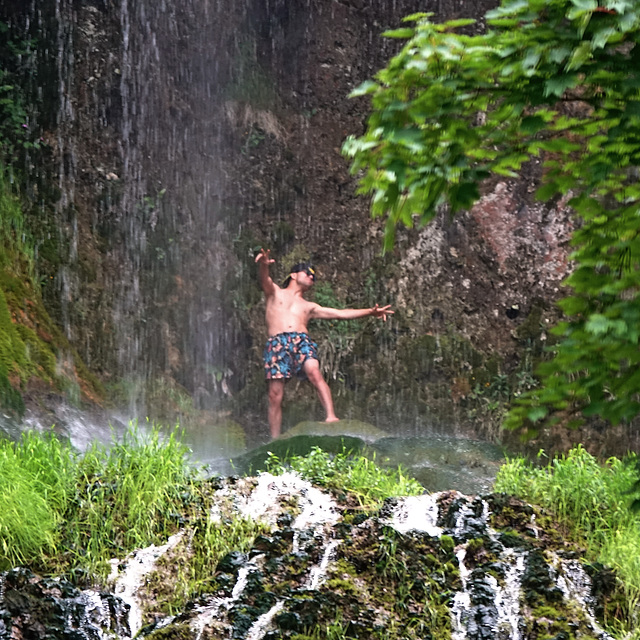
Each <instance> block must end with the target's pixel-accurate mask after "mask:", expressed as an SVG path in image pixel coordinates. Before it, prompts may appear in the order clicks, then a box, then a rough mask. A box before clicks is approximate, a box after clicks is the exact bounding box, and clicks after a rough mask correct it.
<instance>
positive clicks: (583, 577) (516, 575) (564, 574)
mask: <svg viewBox="0 0 640 640" xmlns="http://www.w3.org/2000/svg"><path fill="white" fill-rule="evenodd" d="M439 496H440V494H433V495H432V496H421V497H420V498H414V497H411V498H404V499H402V500H400V501H399V502H398V504H396V505H394V507H393V513H392V515H391V517H390V518H389V519H388V520H385V521H384V522H385V523H386V524H388V525H390V526H392V527H394V528H395V529H396V530H397V531H399V532H401V533H407V532H408V531H419V532H424V533H426V534H427V535H429V536H432V537H439V536H440V535H442V534H447V535H452V536H453V538H454V539H455V540H456V542H458V543H459V544H458V547H457V548H456V553H455V555H456V558H457V561H458V567H459V571H460V580H461V583H462V588H461V589H460V591H458V592H457V593H456V594H455V596H454V598H453V604H452V608H451V626H452V640H494V639H495V638H500V639H501V640H521V638H522V632H521V628H520V625H521V620H522V615H521V600H522V598H523V595H522V589H523V586H522V584H523V577H524V574H525V571H526V568H527V563H528V555H529V552H528V551H517V550H515V549H512V548H509V547H505V546H504V544H503V543H502V542H501V541H500V537H499V535H498V534H497V532H496V531H495V530H494V529H492V528H491V527H490V526H489V516H490V511H489V505H488V503H487V501H486V500H482V499H479V498H473V499H472V498H467V497H465V496H462V495H460V494H458V496H459V498H458V501H457V505H456V506H457V513H456V517H455V521H454V522H453V523H452V524H453V526H451V527H450V528H446V527H444V528H441V527H439V526H436V524H435V523H436V522H438V519H439V514H438V499H439ZM420 503H421V504H420ZM479 537H482V538H486V539H487V540H489V541H490V543H491V545H492V549H494V550H495V549H499V552H498V554H497V555H498V558H497V560H496V562H494V563H493V566H494V567H498V566H500V567H501V569H500V570H501V572H502V575H503V577H502V578H501V580H500V581H499V580H497V579H496V577H495V576H494V575H492V574H491V573H488V572H487V573H478V570H477V569H470V568H469V567H468V566H467V545H468V541H469V540H477V539H478V538H479ZM535 537H537V532H536V536H535ZM551 577H552V579H553V580H554V581H555V583H556V584H557V586H558V587H559V588H560V590H561V591H562V593H563V595H564V598H565V600H566V602H573V603H575V604H576V605H577V606H578V607H579V608H580V610H581V611H584V612H585V613H586V619H587V623H588V625H589V626H590V628H591V631H592V632H593V633H594V634H595V635H596V636H597V637H598V638H599V639H601V640H611V637H610V636H609V635H608V634H607V633H606V632H605V631H603V630H602V629H601V628H600V626H599V625H598V623H597V621H596V618H595V615H594V614H593V609H592V607H593V599H592V596H591V580H590V579H589V576H588V575H587V574H586V572H585V571H584V569H583V568H582V566H581V565H580V563H579V562H577V561H575V560H564V559H561V558H559V557H557V556H555V563H554V567H552V568H551Z"/></svg>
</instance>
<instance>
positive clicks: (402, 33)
mask: <svg viewBox="0 0 640 640" xmlns="http://www.w3.org/2000/svg"><path fill="white" fill-rule="evenodd" d="M382 35H383V36H384V37H385V38H412V37H413V36H414V35H415V29H410V28H409V27H402V28H401V29H391V30H390V31H383V32H382Z"/></svg>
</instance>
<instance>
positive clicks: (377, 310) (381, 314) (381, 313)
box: [371, 304, 395, 322]
mask: <svg viewBox="0 0 640 640" xmlns="http://www.w3.org/2000/svg"><path fill="white" fill-rule="evenodd" d="M394 313H395V311H392V310H391V305H390V304H388V305H386V306H385V307H379V306H378V305H375V307H373V309H371V315H372V316H373V317H374V318H382V321H383V322H386V321H387V316H388V315H393V314H394Z"/></svg>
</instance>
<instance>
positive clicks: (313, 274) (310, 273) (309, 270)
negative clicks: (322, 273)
mask: <svg viewBox="0 0 640 640" xmlns="http://www.w3.org/2000/svg"><path fill="white" fill-rule="evenodd" d="M304 272H305V273H306V274H307V275H308V276H309V277H310V278H311V279H312V280H313V281H314V282H315V281H316V272H315V270H314V269H312V268H311V267H308V268H307V269H305V270H304Z"/></svg>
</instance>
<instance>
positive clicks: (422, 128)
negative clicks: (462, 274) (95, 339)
mask: <svg viewBox="0 0 640 640" xmlns="http://www.w3.org/2000/svg"><path fill="white" fill-rule="evenodd" d="M407 21H409V22H410V23H414V24H413V26H406V27H404V28H402V29H397V30H395V31H391V32H388V33H387V35H388V36H390V37H393V38H402V39H407V43H406V44H405V45H404V47H403V48H402V50H401V51H400V53H399V54H398V55H397V56H395V57H394V58H393V59H392V60H391V61H390V62H389V64H388V66H387V67H386V68H385V69H383V70H382V71H380V72H379V73H378V75H377V76H376V79H375V81H368V82H365V83H364V84H363V85H362V86H361V87H360V88H359V89H357V90H356V91H355V92H354V95H370V96H371V103H372V108H373V112H372V114H371V116H370V118H369V122H368V128H367V131H366V132H365V134H364V135H363V136H361V137H360V138H354V137H351V138H350V139H348V140H347V142H346V143H345V145H344V153H345V154H346V155H348V156H350V157H352V158H353V165H352V169H353V171H354V172H359V171H361V172H362V175H361V178H360V192H361V193H365V194H370V195H371V196H372V203H371V211H372V214H373V215H374V216H386V219H387V227H386V241H385V242H386V246H387V247H390V246H391V245H392V244H393V241H394V232H395V229H396V227H397V226H398V225H406V226H412V225H413V224H414V222H415V221H416V219H417V220H418V221H419V222H421V223H426V222H428V221H430V220H431V219H432V218H433V217H434V215H435V213H436V211H437V210H438V208H439V207H441V206H442V205H447V206H448V207H449V208H450V209H451V211H453V212H456V211H458V210H460V209H466V208H470V207H472V206H473V204H474V202H475V201H476V200H477V199H478V198H479V193H480V192H479V183H480V182H481V181H482V180H484V179H485V178H487V177H489V176H503V177H504V176H506V177H517V176H518V174H519V172H520V171H521V170H522V168H523V167H524V166H525V164H526V163H532V162H533V163H542V167H543V177H542V181H543V182H542V186H541V187H540V189H539V190H538V192H537V197H538V198H539V199H540V200H543V201H555V200H558V199H565V200H567V201H568V203H569V205H570V206H571V207H572V208H573V210H574V211H575V214H576V216H577V217H578V219H579V224H578V230H577V231H576V232H575V233H574V234H573V238H572V244H573V246H574V248H575V250H574V253H573V256H572V258H573V260H574V261H575V268H574V270H573V273H572V275H571V276H570V277H569V278H568V279H567V281H566V284H567V285H569V286H570V287H571V288H572V290H573V292H572V294H571V295H570V296H568V297H566V298H565V299H564V300H563V301H562V303H561V307H562V309H563V311H564V312H565V313H566V314H567V316H568V319H567V321H566V322H563V323H561V324H559V325H558V326H557V327H556V328H555V330H554V332H555V334H556V335H557V336H558V337H559V338H560V340H559V342H558V343H557V344H554V345H553V346H552V347H551V353H552V355H553V358H552V359H551V360H550V361H549V362H546V363H544V364H543V365H541V366H540V367H539V368H538V371H537V373H538V375H539V376H540V377H541V379H542V382H543V384H542V386H541V387H540V388H535V389H531V390H530V391H529V392H528V393H524V394H522V395H521V396H520V397H519V398H518V399H517V400H516V402H515V406H514V407H513V408H512V409H511V411H510V414H509V415H508V417H507V419H506V422H505V424H506V426H508V427H511V428H516V427H520V426H522V425H523V424H524V425H528V426H529V428H531V429H534V426H533V425H534V424H535V423H536V422H538V421H541V420H543V419H546V420H547V421H548V422H552V421H558V420H564V421H566V422H569V423H570V421H572V420H573V419H577V418H578V416H579V414H580V412H581V411H582V412H584V414H586V415H594V414H597V415H600V416H602V417H604V418H606V419H607V420H610V421H611V422H613V423H617V422H620V421H621V420H629V419H631V418H633V417H634V416H636V415H637V414H638V413H639V412H640V401H639V400H638V396H637V389H638V381H639V380H640V368H639V364H640V351H639V350H638V339H639V333H638V326H639V325H640V322H639V320H640V305H639V303H638V295H637V273H638V269H639V268H640V263H639V261H638V260H639V258H638V256H640V244H639V243H640V234H639V233H638V230H639V228H640V223H639V222H638V221H639V220H640V217H639V215H638V214H639V212H640V191H639V190H638V185H637V167H638V165H639V164H640V162H639V159H638V158H639V156H638V150H639V149H640V108H639V105H640V95H639V93H638V87H639V86H640V71H639V69H640V65H639V64H638V60H639V56H640V46H639V45H640V9H639V8H638V6H637V4H636V3H634V2H630V1H629V0H604V1H603V2H596V0H553V1H552V2H539V1H538V0H529V1H526V0H504V2H503V3H502V4H501V6H500V7H498V8H497V9H494V10H493V11H490V12H489V13H488V14H487V16H486V21H487V29H486V31H485V32H484V33H481V34H479V35H468V32H467V31H466V30H465V28H466V27H469V25H471V24H472V23H473V21H472V20H459V21H453V22H447V23H444V24H434V23H432V22H430V21H429V18H428V14H416V15H413V16H409V17H408V18H407Z"/></svg>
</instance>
